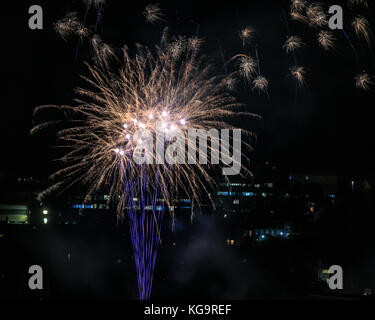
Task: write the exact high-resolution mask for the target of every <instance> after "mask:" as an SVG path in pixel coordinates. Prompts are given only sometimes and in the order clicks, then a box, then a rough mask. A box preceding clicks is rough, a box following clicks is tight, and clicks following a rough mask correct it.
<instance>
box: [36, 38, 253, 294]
mask: <svg viewBox="0 0 375 320" xmlns="http://www.w3.org/2000/svg"><path fill="white" fill-rule="evenodd" d="M180 40H181V38H177V39H174V40H173V41H170V42H169V43H163V46H162V47H156V48H155V49H154V50H150V49H148V48H145V47H142V46H138V53H137V54H135V56H132V55H130V54H129V50H128V49H127V47H124V48H123V49H122V55H121V59H119V58H117V62H116V63H115V64H114V65H115V67H112V66H111V65H112V63H111V61H112V59H113V55H114V54H113V52H112V51H111V52H110V53H109V54H108V53H104V51H103V50H104V48H106V45H105V44H104V43H103V41H102V40H101V39H100V38H99V37H97V36H94V37H93V38H92V47H93V50H94V53H95V55H96V56H97V58H96V59H97V60H98V63H95V64H94V65H87V66H88V69H89V71H90V74H91V76H89V77H87V78H86V77H83V78H84V79H85V80H86V81H87V82H88V84H89V89H87V88H78V89H77V90H76V92H77V94H78V95H79V97H78V98H77V99H76V100H75V101H76V105H75V106H53V105H52V106H41V107H38V108H36V110H35V119H37V117H38V114H39V113H41V112H42V111H44V110H50V109H53V110H55V111H60V112H61V114H62V116H65V117H68V118H67V119H66V121H65V122H64V123H65V124H66V127H64V128H61V127H59V129H58V132H57V135H58V137H59V139H60V140H61V143H62V145H63V146H64V147H66V148H68V151H67V153H66V154H65V155H64V156H63V157H62V158H61V160H62V163H63V165H64V167H63V168H62V169H61V170H59V171H57V172H56V173H54V174H53V175H52V176H51V179H52V181H54V182H55V184H54V185H53V186H52V187H51V188H50V189H49V190H50V191H54V190H55V189H56V188H58V189H59V190H61V191H63V190H65V189H66V188H69V187H71V186H72V185H75V184H80V185H84V186H86V187H87V194H86V197H85V199H89V198H90V196H91V195H92V194H95V193H97V192H99V191H100V190H107V193H108V195H109V200H108V202H109V204H111V203H112V204H115V205H116V208H117V214H118V216H119V218H121V217H124V216H125V215H126V216H127V217H128V218H129V224H130V230H131V237H132V244H133V250H134V258H135V262H136V269H137V282H138V289H139V296H140V298H141V299H147V298H149V296H150V293H151V286H152V275H153V271H154V266H155V258H156V249H157V246H158V243H159V240H160V219H161V218H162V216H163V212H164V210H169V212H170V213H171V214H172V216H173V207H172V206H171V205H172V203H173V199H176V198H179V196H181V195H182V196H186V195H188V196H189V198H190V199H191V200H192V210H193V208H194V206H196V205H199V203H200V202H201V195H204V194H209V189H208V188H209V187H210V186H213V185H214V180H213V177H212V176H211V174H210V170H211V169H212V167H213V164H212V163H207V162H206V163H205V162H204V161H203V164H200V163H196V164H195V165H186V164H180V163H179V162H175V163H174V164H173V165H171V164H168V163H164V162H160V160H159V158H158V154H154V153H153V152H148V151H150V150H148V151H147V150H145V149H143V146H144V144H145V143H146V142H147V141H148V139H149V138H150V136H149V134H150V135H151V137H152V138H155V137H157V136H158V135H159V134H160V128H158V126H157V125H158V124H162V126H161V128H162V129H161V130H162V131H161V134H162V135H163V137H164V136H165V140H163V141H164V142H163V144H162V147H163V148H167V150H168V147H171V144H172V143H173V141H171V140H170V139H169V138H168V134H170V133H173V131H176V130H177V129H178V130H181V131H182V132H186V130H188V129H194V130H197V129H203V130H207V131H208V130H210V129H212V128H215V129H224V128H227V129H229V128H232V127H233V126H231V125H230V124H229V123H228V122H227V121H228V119H231V118H233V117H236V116H251V114H250V113H248V112H247V111H242V112H241V111H240V109H241V108H243V107H244V106H243V105H241V104H239V103H238V102H236V100H235V98H234V97H232V96H231V95H230V94H229V93H228V91H227V90H226V82H225V81H223V79H224V77H223V76H214V75H212V74H213V65H212V64H211V63H207V61H206V60H204V59H202V58H200V57H199V55H198V53H197V50H195V54H193V53H192V50H193V49H192V48H191V47H190V46H184V47H183V48H180V51H179V58H180V59H179V60H178V61H177V60H176V59H175V56H174V52H173V51H171V50H170V48H171V46H172V47H173V46H174V45H175V43H178V42H179V41H180ZM185 42H187V43H189V40H187V41H185ZM195 49H196V48H195ZM56 123H58V124H61V121H60V120H58V121H55V120H51V121H47V122H43V123H40V124H38V125H36V126H35V127H34V128H33V130H32V133H36V132H38V131H40V130H42V129H46V128H48V127H49V126H53V125H54V124H56ZM146 129H147V130H146ZM243 132H244V133H245V134H246V133H248V132H247V131H243ZM184 142H185V141H184ZM216 142H218V140H215V138H211V145H212V143H214V144H215V143H216ZM242 144H243V145H247V144H244V143H242ZM228 147H229V146H228ZM209 148H211V147H210V146H209ZM221 148H226V147H225V145H221ZM137 152H140V153H141V154H144V156H145V157H147V158H148V157H151V160H152V161H151V163H150V164H139V163H137V162H136V161H134V159H133V158H134V157H135V155H136V154H137ZM172 154H174V153H173V152H172ZM167 155H168V153H166V157H167ZM170 157H173V155H170ZM148 159H149V158H148ZM240 165H241V164H240ZM241 167H242V166H241ZM242 168H243V172H248V170H247V169H246V168H245V167H242ZM41 196H47V193H46V192H45V193H43V194H41ZM212 204H213V202H212ZM158 207H161V209H160V210H159V209H157V208H158ZM168 208H169V209H168Z"/></svg>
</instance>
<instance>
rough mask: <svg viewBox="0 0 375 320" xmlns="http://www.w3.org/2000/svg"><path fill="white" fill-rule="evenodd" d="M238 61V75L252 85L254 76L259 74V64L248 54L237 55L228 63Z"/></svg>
mask: <svg viewBox="0 0 375 320" xmlns="http://www.w3.org/2000/svg"><path fill="white" fill-rule="evenodd" d="M235 59H238V60H237V65H238V73H239V75H240V76H241V77H243V78H244V79H245V80H247V81H248V82H249V83H251V79H252V77H253V75H254V74H255V73H256V72H257V63H256V61H255V60H254V58H253V57H251V56H248V55H246V54H237V55H235V56H234V57H233V58H231V59H230V60H229V61H228V62H230V61H232V60H235Z"/></svg>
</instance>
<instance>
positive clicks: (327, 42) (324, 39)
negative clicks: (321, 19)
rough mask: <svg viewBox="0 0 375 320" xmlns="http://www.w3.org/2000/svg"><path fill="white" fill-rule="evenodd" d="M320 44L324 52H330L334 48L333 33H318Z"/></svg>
mask: <svg viewBox="0 0 375 320" xmlns="http://www.w3.org/2000/svg"><path fill="white" fill-rule="evenodd" d="M318 42H319V45H320V46H321V47H322V48H323V49H324V50H330V49H332V48H333V47H334V42H335V37H334V36H333V34H332V32H329V31H320V32H319V33H318Z"/></svg>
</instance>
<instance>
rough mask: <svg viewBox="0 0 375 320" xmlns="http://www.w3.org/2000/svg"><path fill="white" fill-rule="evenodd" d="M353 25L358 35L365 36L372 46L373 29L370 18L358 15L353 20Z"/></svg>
mask: <svg viewBox="0 0 375 320" xmlns="http://www.w3.org/2000/svg"><path fill="white" fill-rule="evenodd" d="M352 26H353V28H354V31H355V33H356V34H357V37H359V38H360V37H363V38H364V39H365V40H366V42H367V44H368V45H369V47H370V48H371V46H372V43H371V29H370V23H369V22H368V20H367V19H366V18H365V17H363V16H357V17H356V18H355V19H354V21H353V22H352Z"/></svg>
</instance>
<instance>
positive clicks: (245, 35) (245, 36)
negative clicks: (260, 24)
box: [240, 27, 255, 46]
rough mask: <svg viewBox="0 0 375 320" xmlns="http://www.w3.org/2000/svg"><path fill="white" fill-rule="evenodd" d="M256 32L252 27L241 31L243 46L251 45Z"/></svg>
mask: <svg viewBox="0 0 375 320" xmlns="http://www.w3.org/2000/svg"><path fill="white" fill-rule="evenodd" d="M254 32H255V30H254V29H253V28H251V27H246V28H244V29H242V30H241V31H240V38H241V40H242V46H245V44H246V43H249V42H250V41H251V39H252V38H253V37H254Z"/></svg>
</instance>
